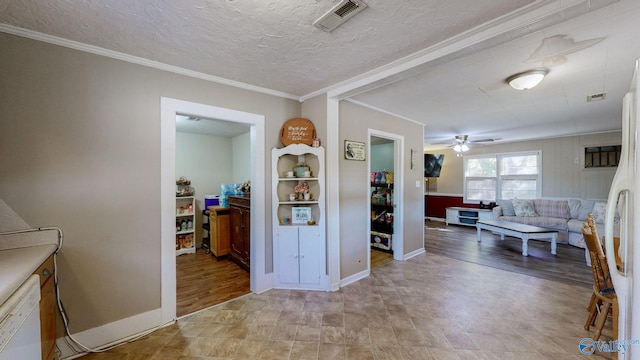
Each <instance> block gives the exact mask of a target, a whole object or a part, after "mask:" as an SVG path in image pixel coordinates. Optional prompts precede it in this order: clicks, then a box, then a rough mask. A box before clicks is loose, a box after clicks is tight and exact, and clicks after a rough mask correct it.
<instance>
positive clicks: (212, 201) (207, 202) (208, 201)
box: [204, 195, 220, 209]
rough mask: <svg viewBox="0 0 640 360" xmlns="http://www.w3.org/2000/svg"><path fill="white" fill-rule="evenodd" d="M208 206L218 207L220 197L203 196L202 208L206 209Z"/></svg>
mask: <svg viewBox="0 0 640 360" xmlns="http://www.w3.org/2000/svg"><path fill="white" fill-rule="evenodd" d="M209 206H220V195H205V196H204V208H205V209H208V208H209Z"/></svg>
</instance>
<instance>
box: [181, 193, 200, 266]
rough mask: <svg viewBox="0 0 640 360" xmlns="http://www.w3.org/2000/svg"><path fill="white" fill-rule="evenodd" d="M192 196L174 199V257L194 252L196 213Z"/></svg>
mask: <svg viewBox="0 0 640 360" xmlns="http://www.w3.org/2000/svg"><path fill="white" fill-rule="evenodd" d="M194 201H195V198H194V197H193V196H181V197H176V255H182V254H193V253H195V252H196V237H195V234H196V231H195V229H196V211H195V208H196V207H195V202H194Z"/></svg>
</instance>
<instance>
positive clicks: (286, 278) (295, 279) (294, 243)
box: [278, 226, 300, 284]
mask: <svg viewBox="0 0 640 360" xmlns="http://www.w3.org/2000/svg"><path fill="white" fill-rule="evenodd" d="M278 232H279V239H278V254H279V255H280V256H279V258H280V259H279V264H278V266H279V267H280V274H279V276H280V282H281V283H283V284H298V283H299V282H300V270H299V265H298V255H299V253H298V227H296V226H282V227H280V229H279V230H278Z"/></svg>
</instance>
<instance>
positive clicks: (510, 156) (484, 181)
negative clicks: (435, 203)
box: [464, 151, 542, 201]
mask: <svg viewBox="0 0 640 360" xmlns="http://www.w3.org/2000/svg"><path fill="white" fill-rule="evenodd" d="M541 168H542V166H541V152H540V151H531V152H521V153H504V154H493V155H479V156H465V158H464V200H465V201H496V200H500V199H514V198H518V199H535V198H539V197H540V196H541V193H542V191H541V186H540V184H541V181H542V175H541Z"/></svg>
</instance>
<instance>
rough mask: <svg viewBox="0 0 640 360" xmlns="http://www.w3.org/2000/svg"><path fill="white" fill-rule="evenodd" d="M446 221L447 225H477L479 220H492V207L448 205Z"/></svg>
mask: <svg viewBox="0 0 640 360" xmlns="http://www.w3.org/2000/svg"><path fill="white" fill-rule="evenodd" d="M445 211H446V221H445V223H446V224H447V225H466V226H476V221H478V220H491V219H492V216H493V215H492V210H491V209H476V208H466V207H457V206H454V207H448V208H446V210H445Z"/></svg>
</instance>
